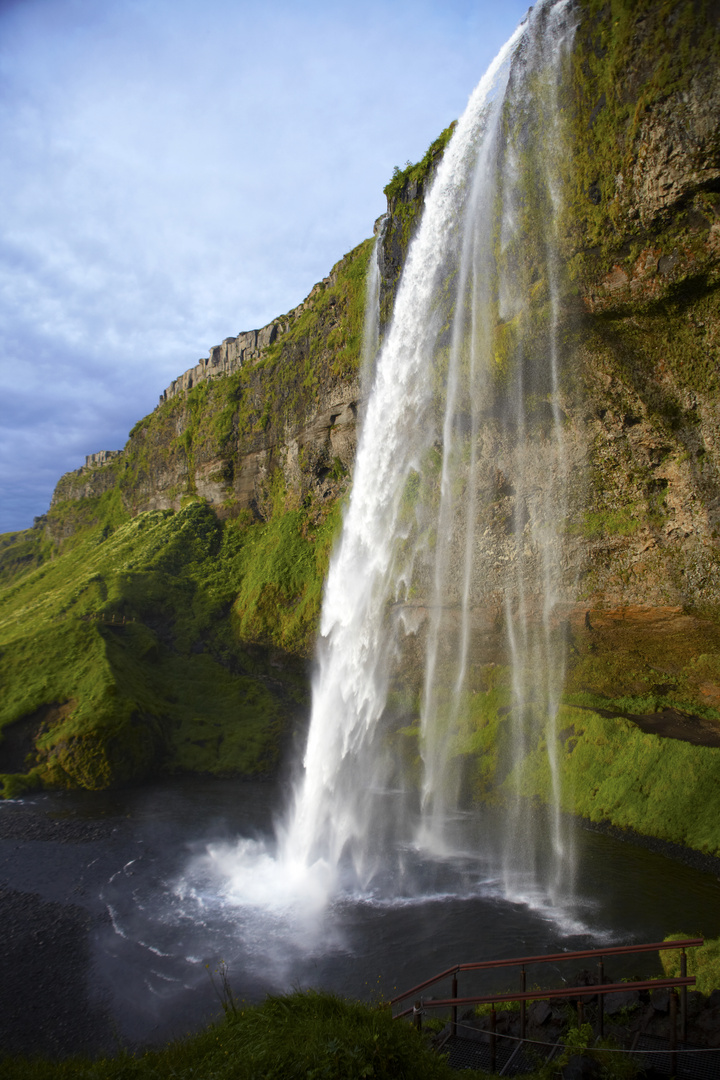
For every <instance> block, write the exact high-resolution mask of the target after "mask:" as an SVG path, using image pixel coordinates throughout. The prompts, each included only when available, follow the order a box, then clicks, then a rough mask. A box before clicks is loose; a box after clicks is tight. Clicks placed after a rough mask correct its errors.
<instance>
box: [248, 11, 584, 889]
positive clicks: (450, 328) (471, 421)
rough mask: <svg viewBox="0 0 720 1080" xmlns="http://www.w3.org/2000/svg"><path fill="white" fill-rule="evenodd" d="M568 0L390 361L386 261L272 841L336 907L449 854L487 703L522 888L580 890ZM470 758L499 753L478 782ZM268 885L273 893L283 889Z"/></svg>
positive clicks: (281, 859)
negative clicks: (566, 329) (565, 249)
mask: <svg viewBox="0 0 720 1080" xmlns="http://www.w3.org/2000/svg"><path fill="white" fill-rule="evenodd" d="M569 11H570V4H569V0H559V2H557V0H556V2H553V0H544V2H543V0H541V2H540V3H538V4H537V6H536V8H535V9H533V11H531V12H530V14H529V15H528V17H527V19H526V21H525V22H524V23H523V24H521V26H520V27H518V29H517V30H516V31H515V33H514V34H513V35H512V37H511V38H510V40H509V41H508V42H507V44H506V45H505V46H504V47H503V49H502V50H501V51H500V53H499V54H498V56H497V57H496V59H495V60H494V61H493V63H492V64H491V66H490V68H489V70H488V71H487V73H486V74H485V75H484V77H483V78H482V80H481V82H480V84H479V85H478V87H477V88H476V89H475V91H474V92H473V94H472V96H471V98H470V101H469V104H468V107H467V109H466V111H465V113H464V115H463V116H462V118H461V119H460V121H459V123H458V125H457V128H456V130H455V132H454V134H453V137H452V139H451V141H450V143H449V144H448V146H447V148H446V150H445V153H444V156H443V158H442V161H441V163H440V166H439V168H438V171H437V175H436V177H435V180H434V182H433V184H432V187H431V189H430V191H429V193H428V195H427V197H426V203H425V209H424V213H423V217H422V221H421V224H420V226H419V228H418V231H417V234H416V236H415V238H414V240H413V242H412V244H411V246H410V250H409V252H408V256H407V260H406V264H405V268H404V271H403V275H402V280H401V283H400V286H399V289H398V292H397V297H396V301H395V308H394V313H393V317H392V322H391V324H390V326H389V328H388V329H387V332H386V334H385V339H384V341H383V344H382V347H381V348H380V351H379V354H378V355H377V357H376V358H375V355H374V354H375V352H376V349H377V336H376V335H377V330H376V326H377V323H376V321H374V320H375V319H376V314H375V312H376V308H377V297H378V288H379V280H378V279H377V278H373V276H372V273H371V276H370V280H369V287H368V294H369V304H370V306H371V307H372V311H371V313H370V314H369V315H368V321H367V323H366V355H365V358H364V365H363V367H364V373H365V374H366V375H367V373H368V372H370V371H371V370H372V368H373V366H374V377H373V380H372V388H371V392H370V394H369V397H368V400H367V405H366V408H365V414H364V420H363V425H362V432H361V437H360V442H359V446H358V452H357V457H356V462H355V474H354V480H353V487H352V492H351V498H350V502H349V505H348V508H347V511H346V515H345V519H344V523H343V530H342V535H341V538H340V541H339V543H338V546H337V548H336V550H335V552H334V555H333V558H332V560H331V565H330V570H329V575H328V580H327V583H326V590H325V597H324V603H323V610H322V618H321V627H320V639H319V643H318V657H317V669H316V674H315V677H314V681H313V704H312V716H311V722H310V728H309V733H308V740H307V747H306V751H305V758H304V772H303V775H302V778H301V780H300V782H299V783H298V786H297V789H296V791H295V793H294V799H293V801H292V804H291V806H290V807H289V810H288V813H287V816H286V819H285V821H284V822H283V823H282V824H281V825H280V826H279V827H278V829H277V841H278V844H277V852H276V853H274V854H273V856H272V858H273V860H274V862H275V868H276V874H277V879H278V880H282V881H283V882H285V883H287V882H293V883H294V884H293V885H292V887H291V888H290V893H291V894H294V895H297V891H298V889H299V886H298V884H297V883H298V882H300V881H303V880H305V881H306V882H307V883H308V884H306V886H303V888H302V890H299V891H300V892H303V893H307V895H308V897H309V901H308V902H309V905H310V907H313V908H314V907H315V906H316V905H317V898H318V896H319V895H321V894H324V895H326V896H327V895H331V894H332V893H333V891H334V890H336V889H337V888H338V887H340V886H341V885H343V886H344V885H349V887H350V888H351V889H357V888H361V889H363V888H367V887H368V885H369V884H370V883H371V882H373V881H377V880H378V879H379V878H380V877H382V876H383V874H384V875H385V877H386V878H387V876H388V875H389V876H390V877H391V878H392V879H393V886H394V887H396V888H398V887H401V886H400V884H399V883H400V879H401V877H402V873H403V866H404V865H405V860H404V856H403V844H404V843H405V844H406V843H407V841H408V838H409V837H411V836H412V837H413V838H414V842H415V846H416V847H417V846H420V847H421V848H423V849H425V850H427V851H428V852H429V853H433V854H435V855H436V854H438V853H443V852H446V851H449V847H450V846H451V845H449V841H448V835H449V834H448V822H449V820H450V819H451V817H452V815H453V814H455V813H456V812H457V808H458V806H459V805H460V804H461V801H462V799H463V798H466V797H467V790H466V789H468V787H469V788H470V795H471V796H472V795H473V794H474V791H473V786H474V789H475V791H476V790H477V789H478V788H480V789H482V783H483V768H484V766H483V759H482V756H480V758H478V751H479V749H480V748H481V747H482V745H483V730H484V727H486V726H487V717H486V716H485V713H484V709H485V707H486V705H487V707H488V709H489V708H490V706H491V705H492V706H493V707H494V710H495V711H494V715H495V716H496V717H497V716H499V715H501V713H502V715H504V716H506V720H505V721H504V726H503V731H502V732H500V733H499V734H498V735H497V739H498V740H499V741H501V742H502V744H503V746H504V747H505V750H504V758H503V761H502V762H501V763H500V764H499V765H498V766H497V768H496V773H497V774H498V776H499V779H500V780H503V779H504V780H505V787H506V799H507V812H506V814H505V827H504V835H503V837H502V841H503V846H504V851H505V856H504V859H503V864H504V880H505V886H504V887H505V891H506V894H508V895H513V896H517V897H522V896H523V895H528V893H529V892H532V893H533V895H536V894H537V892H538V889H539V890H540V892H541V893H543V896H544V897H545V898H547V897H550V900H551V902H558V901H559V900H561V899H562V896H563V893H564V892H565V893H566V892H567V881H568V868H569V866H570V864H571V861H572V860H571V851H570V848H569V845H568V842H567V838H566V837H565V836H564V835H563V828H562V825H561V816H560V813H559V810H558V805H559V786H558V785H559V781H558V770H557V762H556V760H555V756H554V742H555V727H554V725H555V713H556V711H557V705H558V700H559V692H560V686H561V681H562V676H563V654H562V648H560V647H559V646H558V642H557V640H556V634H555V632H554V627H553V612H554V609H555V606H556V603H557V600H558V598H559V595H560V587H561V567H560V558H559V555H558V550H559V545H558V542H557V530H558V527H559V523H560V522H561V521H562V518H563V516H564V499H565V481H566V473H567V461H566V455H565V451H564V443H563V416H562V412H561V409H560V405H559V357H558V321H559V310H560V309H559V271H558V259H557V254H556V250H557V236H556V226H555V220H556V217H557V213H558V209H559V195H558V192H559V182H558V176H557V159H558V154H559V150H558V143H559V138H560V124H559V122H558V112H559V106H558V86H559V82H560V74H561V69H562V61H563V57H564V56H565V55H566V51H567V45H568V43H569V41H570V40H571V37H572V29H571V27H570V25H569ZM374 258H375V256H374V255H373V263H374ZM371 265H372V264H371ZM373 272H374V271H373ZM508 670H509V672H510V674H509V676H508V675H507V674H506V675H503V674H502V673H503V672H507V671H508ZM496 676H497V677H498V679H499V682H498V685H495V680H496ZM503 678H504V682H503V681H502V680H503ZM503 693H504V694H505V699H504V700H506V702H507V704H506V705H505V706H503V708H502V710H500V708H499V706H498V700H499V699H498V695H502V694H503ZM488 715H489V713H488ZM542 735H544V737H545V739H546V742H547V746H548V749H549V756H548V760H549V773H550V777H551V784H550V786H551V788H552V791H551V803H552V812H551V814H550V822H549V825H548V826H544V827H543V835H541V834H540V831H539V829H538V826H537V820H538V818H537V815H536V814H530V813H528V811H527V807H526V806H525V805H524V800H523V799H522V798H521V797H520V795H519V793H517V789H518V783H519V774H518V770H519V768H520V763H521V762H522V759H523V757H524V756H525V754H526V753H527V751H528V750H529V749H531V748H532V747H533V746H535V745H536V744H537V743H538V741H539V739H540V738H541V736H542ZM467 751H473V753H472V754H469V755H468V753H467ZM488 752H489V754H491V755H492V753H497V750H496V749H493V747H492V746H489V747H488ZM467 760H471V761H477V760H480V766H479V773H478V774H477V775H476V776H475V777H474V778H473V777H472V776H471V777H470V779H469V780H468V776H467V770H465V772H463V767H462V765H463V762H464V761H467ZM488 760H490V758H488ZM398 789H401V790H403V791H405V792H406V793H411V792H413V791H415V792H416V793H418V794H417V795H416V798H415V805H414V806H413V803H412V797H410V798H409V799H405V800H404V802H402V805H403V806H404V807H405V811H400V810H399V809H398V806H399V805H401V803H400V802H399V801H398V800H395V801H393V800H392V799H391V798H389V795H390V794H391V793H392V792H393V791H394V790H395V791H396V790H398ZM408 806H409V807H410V808H411V809H410V810H408V809H407V808H408ZM403 812H406V813H408V814H409V815H410V817H411V818H412V820H411V821H410V820H408V821H402V820H400V819H399V815H400V814H401V813H403ZM546 840H549V844H548V843H545V841H546ZM541 851H542V855H540V854H539V853H540V852H541ZM258 860H260V863H258ZM250 862H251V863H252V865H253V866H254V868H255V869H254V871H253V869H252V867H251V866H249V865H248V866H246V865H245V864H246V863H247V859H241V860H240V864H241V865H237V860H235V865H234V866H233V868H232V869H230V868H228V872H229V873H231V875H232V876H233V878H234V880H235V881H236V882H238V883H239V885H238V900H239V901H240V902H241V896H242V895H243V894H244V893H247V895H248V897H250V898H251V899H249V901H248V902H251V903H256V902H257V887H256V886H257V871H258V867H259V865H260V864H261V865H262V871H263V872H262V874H261V875H260V877H262V878H263V880H264V879H265V878H266V877H267V873H266V871H267V870H268V865H269V864H268V863H267V861H266V858H265V855H264V853H263V852H258V851H256V850H254V851H253V858H252V859H251V860H250ZM541 863H542V866H541V865H540V864H541ZM271 869H272V868H271ZM253 874H255V875H256V876H255V881H254V883H253V886H252V888H250V887H249V885H248V886H247V887H245V886H243V885H242V880H243V876H244V875H245V876H247V875H249V876H250V877H253ZM348 875H349V876H348ZM270 879H271V880H272V879H273V873H272V872H271V873H270ZM261 891H262V889H261ZM266 891H267V892H268V902H272V901H273V900H274V899H275V897H274V896H273V895H272V894H273V886H272V884H270V885H269V886H268V887H267V890H266ZM543 902H547V900H546V899H544V900H543Z"/></svg>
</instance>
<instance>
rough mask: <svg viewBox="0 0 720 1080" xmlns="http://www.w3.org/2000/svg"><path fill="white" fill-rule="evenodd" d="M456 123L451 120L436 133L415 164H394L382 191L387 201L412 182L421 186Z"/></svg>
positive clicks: (449, 137)
mask: <svg viewBox="0 0 720 1080" xmlns="http://www.w3.org/2000/svg"><path fill="white" fill-rule="evenodd" d="M456 124H457V121H456V120H453V122H452V123H451V124H449V125H448V126H447V127H446V128H445V130H444V131H442V132H441V133H440V134H439V135H438V137H437V139H435V140H434V141H433V142H432V143H430V146H429V147H428V148H427V150H426V151H425V154H424V156H423V157H422V158H421V159H420V161H418V162H417V163H416V164H415V165H413V164H411V162H408V163H407V164H406V165H405V168H404V169H401V168H400V166H399V165H396V166H395V168H394V169H393V174H392V179H391V180H390V181H389V182H388V183H387V184H386V185H385V187H384V188H383V192H384V194H385V196H386V197H387V200H388V202H391V201H392V200H393V199H394V198H396V196H398V195H399V194H400V192H401V191H403V189H404V188H405V187H407V186H409V185H410V184H413V183H414V184H415V185H416V187H418V188H420V187H422V185H423V184H424V183H425V181H426V180H427V178H428V175H429V174H430V172H431V170H432V169H434V168H435V166H436V164H437V159H438V158H439V157H441V156H442V154H443V153H444V152H445V147H446V146H447V144H448V143H449V142H450V139H451V137H452V133H453V132H454V130H455V126H456Z"/></svg>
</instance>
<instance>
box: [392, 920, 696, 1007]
mask: <svg viewBox="0 0 720 1080" xmlns="http://www.w3.org/2000/svg"><path fill="white" fill-rule="evenodd" d="M704 944H705V939H704V938H685V939H683V940H682V941H658V942H653V943H652V944H649V945H610V946H608V947H607V948H605V949H581V950H580V951H578V952H565V953H548V954H546V955H545V956H519V957H512V958H511V959H509V960H478V961H476V962H475V963H470V964H455V965H454V966H453V967H449V968H446V969H445V971H442V972H440V974H439V975H433V977H432V978H430V979H426V980H425V982H422V983H418V985H417V986H413V987H412V988H411V989H410V990H406V991H405V992H404V993H402V994H398V995H397V997H394V998H392V999H391V1000H390V1005H396V1004H397V1003H398V1002H399V1001H402V1000H403V999H404V998H406V997H410V995H411V994H416V993H417V992H418V991H419V990H425V989H426V988H427V987H428V986H432V985H433V983H436V982H440V980H441V979H446V978H447V977H448V976H449V975H456V974H457V973H458V972H460V971H480V970H485V969H490V968H501V967H517V966H519V965H522V966H527V965H529V964H551V963H559V962H560V961H565V960H587V959H589V958H590V957H593V956H597V957H600V958H604V957H606V956H622V955H626V954H631V953H641V952H655V951H657V952H659V951H661V950H662V949H690V948H694V947H695V946H699V945H704ZM673 985H677V986H679V985H680V983H674V984H673ZM506 1000H508V1001H519V1000H520V995H518V994H515V995H511V996H510V997H509V998H507V999H506ZM401 1015H405V1014H404V1013H403V1014H401Z"/></svg>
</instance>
